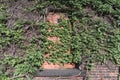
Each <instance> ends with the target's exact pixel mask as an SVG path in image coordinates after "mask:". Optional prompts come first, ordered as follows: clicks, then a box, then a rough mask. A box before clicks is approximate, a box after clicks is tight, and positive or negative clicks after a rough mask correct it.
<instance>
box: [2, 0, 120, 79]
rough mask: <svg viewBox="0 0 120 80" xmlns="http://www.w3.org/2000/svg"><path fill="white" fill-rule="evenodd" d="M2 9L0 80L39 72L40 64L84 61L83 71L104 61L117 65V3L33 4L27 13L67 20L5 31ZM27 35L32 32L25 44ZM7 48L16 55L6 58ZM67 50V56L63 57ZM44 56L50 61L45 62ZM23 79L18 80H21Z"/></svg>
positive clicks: (49, 0)
mask: <svg viewBox="0 0 120 80" xmlns="http://www.w3.org/2000/svg"><path fill="white" fill-rule="evenodd" d="M0 4H1V3H0ZM6 9H7V7H6V6H5V5H3V4H2V5H0V50H3V52H2V53H1V54H3V55H4V59H2V60H1V61H0V65H2V66H0V75H2V77H0V79H1V80H5V79H6V80H9V78H8V77H10V78H12V77H13V76H14V77H15V76H19V75H24V74H25V75H28V74H30V75H31V74H33V73H34V72H35V71H36V70H37V69H42V64H43V63H44V61H47V62H52V63H57V64H66V63H77V64H78V63H79V62H80V61H82V60H83V59H84V57H85V58H86V59H85V62H86V63H87V65H86V69H89V68H90V67H92V66H93V63H96V62H100V63H107V61H108V60H110V61H112V62H113V63H114V64H117V65H120V57H119V53H120V28H119V27H120V1H119V0H67V1H62V0H45V1H43V0H35V6H33V7H32V8H31V9H32V10H31V11H33V10H36V11H38V12H39V13H40V14H42V15H44V16H46V15H47V14H48V12H49V11H52V12H55V11H56V10H58V12H61V11H62V10H63V12H64V13H66V14H68V17H69V20H67V21H65V20H64V19H62V17H61V20H60V22H59V24H58V25H51V24H50V23H49V22H42V23H37V22H30V21H26V20H18V21H16V23H15V24H14V26H13V27H12V28H9V27H8V26H7V25H6V22H7V16H8V14H7V11H6ZM50 9H53V10H50ZM87 9H90V10H91V12H90V11H87ZM59 10H60V11H59ZM104 18H107V19H109V21H106V20H105V19H104ZM26 25H27V27H26ZM60 26H62V27H63V28H61V27H60ZM58 27H59V28H58ZM49 28H50V29H51V31H50V32H49V31H48V29H49ZM27 31H28V32H29V31H31V32H33V31H34V32H35V34H34V35H32V36H31V37H30V39H29V40H26V35H25V34H26V33H27ZM48 37H58V38H60V43H59V42H58V43H54V42H52V41H50V40H48ZM25 43H27V45H25ZM11 45H15V46H16V47H17V48H19V49H18V50H17V54H18V55H16V56H10V55H6V53H5V52H4V51H5V50H7V48H8V47H10V46H11ZM48 46H52V47H51V48H49V47H48ZM69 50H70V53H71V54H67V51H69ZM46 54H49V55H50V57H46V58H45V57H44V55H46ZM5 68H6V69H5ZM11 70H12V71H13V72H12V73H11V72H10V71H11ZM3 74H5V75H3ZM25 75H24V76H22V78H18V79H19V80H24V77H25Z"/></svg>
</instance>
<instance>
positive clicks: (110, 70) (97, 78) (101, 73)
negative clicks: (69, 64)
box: [87, 63, 119, 80]
mask: <svg viewBox="0 0 120 80" xmlns="http://www.w3.org/2000/svg"><path fill="white" fill-rule="evenodd" d="M118 70H119V69H118V66H116V65H114V64H111V63H110V64H109V65H105V64H102V65H100V64H97V65H95V66H94V68H93V69H92V70H91V71H89V72H88V73H87V76H88V78H89V79H90V80H118V73H119V72H118Z"/></svg>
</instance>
